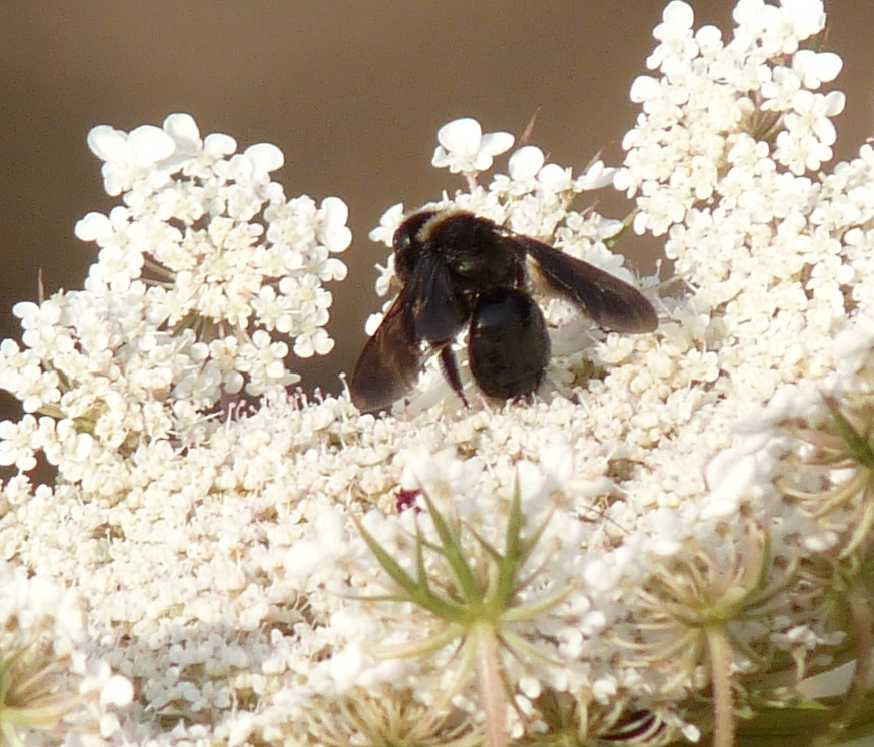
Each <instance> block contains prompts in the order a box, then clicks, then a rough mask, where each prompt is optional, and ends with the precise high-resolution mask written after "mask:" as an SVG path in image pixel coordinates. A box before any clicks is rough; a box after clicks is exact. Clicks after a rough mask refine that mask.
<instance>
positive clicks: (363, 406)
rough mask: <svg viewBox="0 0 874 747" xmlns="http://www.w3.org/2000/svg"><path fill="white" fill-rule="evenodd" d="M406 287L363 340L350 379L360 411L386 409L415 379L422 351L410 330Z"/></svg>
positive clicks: (408, 300) (409, 302)
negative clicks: (372, 331)
mask: <svg viewBox="0 0 874 747" xmlns="http://www.w3.org/2000/svg"><path fill="white" fill-rule="evenodd" d="M408 288H409V286H405V287H404V288H403V289H401V292H400V293H399V294H398V297H397V298H396V299H395V302H394V303H393V304H392V305H391V307H390V308H389V310H388V311H387V312H386V313H385V316H384V317H383V319H382V322H380V325H379V327H377V329H376V332H374V333H373V336H372V337H370V338H369V339H368V340H367V342H366V343H365V345H364V350H362V351H361V355H360V356H359V357H358V362H357V363H356V364H355V370H354V371H353V372H352V378H351V379H350V380H349V392H350V394H351V395H352V402H353V404H354V405H355V406H356V407H357V408H358V409H359V410H361V411H362V412H375V411H377V410H385V409H388V408H389V407H390V406H391V404H392V402H394V401H395V400H397V399H400V398H401V397H403V396H404V394H406V393H407V392H408V391H409V390H410V389H411V388H412V387H413V384H415V383H416V377H417V376H418V374H419V362H420V360H421V357H422V351H421V346H420V345H419V341H418V340H417V339H416V337H415V335H414V333H413V320H412V318H411V316H410V311H411V305H410V304H411V301H410V291H409V290H408Z"/></svg>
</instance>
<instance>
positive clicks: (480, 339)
mask: <svg viewBox="0 0 874 747" xmlns="http://www.w3.org/2000/svg"><path fill="white" fill-rule="evenodd" d="M393 244H394V262H395V273H396V274H397V276H398V278H399V279H400V281H401V282H402V284H403V286H402V288H401V291H400V293H399V294H398V297H397V298H396V299H395V301H394V303H393V304H392V305H391V308H389V310H388V311H387V312H386V314H385V317H384V318H383V320H382V323H381V324H380V325H379V328H378V329H377V330H376V332H375V333H374V335H373V336H372V337H371V338H370V339H369V340H368V341H367V343H366V344H365V346H364V350H362V351H361V356H360V357H359V358H358V363H357V364H356V365H355V371H354V372H353V374H352V379H351V380H350V382H349V390H350V393H351V395H352V401H353V403H355V405H356V407H358V409H360V410H362V411H364V412H373V411H376V410H383V409H386V408H388V407H389V406H390V405H391V404H392V403H393V402H394V401H395V400H397V399H400V398H401V397H403V396H404V395H405V394H406V393H407V392H408V391H409V390H410V389H411V388H412V387H413V385H414V384H415V383H416V379H417V377H418V374H419V371H420V368H421V365H422V361H423V359H424V357H425V356H426V355H427V354H428V353H429V352H432V351H435V352H438V353H439V355H440V363H441V365H442V368H443V373H444V375H445V376H446V379H447V381H448V382H449V384H450V385H451V386H452V388H453V389H454V390H455V392H456V393H457V394H458V396H459V397H461V399H462V401H464V403H465V404H467V400H466V399H465V397H464V393H463V388H462V384H461V376H460V374H459V371H458V363H457V361H456V358H455V354H454V353H453V351H452V342H453V341H454V340H455V338H456V337H457V336H458V335H459V333H460V332H462V331H463V330H464V328H465V326H467V325H468V324H469V325H470V331H469V335H468V358H469V363H470V370H471V373H472V374H473V377H474V379H475V380H476V383H477V384H478V385H479V388H480V389H481V390H482V391H483V393H484V394H486V395H488V396H489V397H495V398H497V399H512V398H515V397H520V396H524V395H527V394H530V393H531V392H533V391H534V390H535V389H537V387H538V386H539V385H540V382H541V381H542V380H543V373H544V371H545V369H546V365H547V363H548V362H549V353H550V350H549V335H548V334H547V327H546V320H545V319H544V318H543V313H542V312H541V310H540V307H539V306H538V305H537V303H536V302H535V301H534V299H533V298H532V297H531V295H530V294H529V292H528V290H527V289H528V285H529V271H528V260H532V262H533V266H534V269H535V271H536V273H537V274H538V275H539V276H541V277H542V279H543V281H544V282H545V283H546V285H547V286H548V288H550V289H551V290H552V291H553V292H554V293H557V294H559V295H561V296H562V297H564V298H566V299H567V300H569V301H571V302H572V303H574V304H575V305H576V306H578V307H579V308H581V309H582V310H583V311H584V312H586V313H587V314H588V315H589V316H590V317H591V318H592V319H593V320H594V321H595V322H597V323H598V324H599V325H601V326H602V327H606V328H607V329H612V330H615V331H617V332H652V331H653V330H654V329H655V328H656V327H657V326H658V318H657V316H656V312H655V309H653V307H652V305H651V304H650V302H649V301H647V300H646V298H644V296H643V295H642V294H641V293H640V291H638V290H637V289H636V288H633V287H632V286H630V285H629V284H628V283H625V282H623V281H621V280H619V279H618V278H615V277H614V276H613V275H610V274H609V273H607V272H605V271H604V270H600V269H598V268H597V267H594V266H593V265H590V264H589V263H588V262H583V261H582V260H579V259H576V258H574V257H571V256H570V255H568V254H565V253H564V252H561V251H559V250H557V249H554V248H553V247H551V246H549V245H548V244H544V243H543V242H542V241H537V240H536V239H532V238H529V237H527V236H520V235H517V234H514V233H512V232H510V231H508V230H506V229H504V228H502V227H501V226H499V225H498V224H496V223H494V222H493V221H490V220H488V219H486V218H479V217H477V216H475V215H473V214H472V213H468V212H465V211H460V210H444V211H436V210H422V211H420V212H418V213H414V214H413V215H411V216H409V217H408V218H406V219H405V220H404V222H403V223H401V225H400V226H399V227H398V229H397V231H395V235H394V241H393Z"/></svg>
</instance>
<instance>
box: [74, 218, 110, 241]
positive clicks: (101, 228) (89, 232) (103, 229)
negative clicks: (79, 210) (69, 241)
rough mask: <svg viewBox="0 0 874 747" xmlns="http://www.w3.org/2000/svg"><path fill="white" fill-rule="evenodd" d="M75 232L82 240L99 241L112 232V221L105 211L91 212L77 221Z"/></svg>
mask: <svg viewBox="0 0 874 747" xmlns="http://www.w3.org/2000/svg"><path fill="white" fill-rule="evenodd" d="M73 233H75V234H76V238H77V239H81V240H82V241H97V240H98V239H100V238H101V237H102V236H106V235H108V234H110V233H112V223H110V221H109V218H107V217H106V216H105V215H103V213H94V212H91V213H88V214H87V215H86V216H85V217H84V218H80V219H79V220H78V221H76V227H75V228H74V229H73Z"/></svg>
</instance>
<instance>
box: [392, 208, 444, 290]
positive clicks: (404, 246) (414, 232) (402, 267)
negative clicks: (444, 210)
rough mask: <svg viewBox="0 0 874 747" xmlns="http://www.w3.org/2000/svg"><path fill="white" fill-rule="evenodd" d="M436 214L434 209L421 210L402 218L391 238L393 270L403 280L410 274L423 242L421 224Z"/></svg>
mask: <svg viewBox="0 0 874 747" xmlns="http://www.w3.org/2000/svg"><path fill="white" fill-rule="evenodd" d="M436 214H437V211H436V210H421V211H419V212H418V213H413V214H412V215H411V216H409V217H408V218H406V219H404V222H403V223H401V224H400V225H399V226H398V228H397V230H396V231H395V235H394V238H393V239H392V246H393V247H394V252H395V272H397V274H398V276H399V277H400V278H401V279H402V280H404V279H406V277H407V276H408V275H409V274H410V272H411V271H412V269H413V267H414V266H415V264H416V260H417V259H418V256H419V250H420V249H421V247H422V244H423V243H424V241H425V240H424V239H423V238H422V236H421V235H420V233H421V231H422V226H424V225H425V224H426V223H427V222H428V221H429V220H431V218H433V217H434V216H435V215H436Z"/></svg>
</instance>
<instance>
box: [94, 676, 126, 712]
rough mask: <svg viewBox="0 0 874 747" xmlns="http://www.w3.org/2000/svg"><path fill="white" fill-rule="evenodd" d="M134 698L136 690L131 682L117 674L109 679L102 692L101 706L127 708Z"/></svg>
mask: <svg viewBox="0 0 874 747" xmlns="http://www.w3.org/2000/svg"><path fill="white" fill-rule="evenodd" d="M133 697H134V688H133V685H131V682H130V680H129V679H128V678H127V677H122V676H121V675H119V674H116V675H113V676H112V677H110V678H109V680H108V681H107V683H106V684H105V685H104V686H103V689H102V690H101V691H100V704H101V705H103V706H107V705H115V706H126V705H129V704H130V702H131V700H133Z"/></svg>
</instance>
